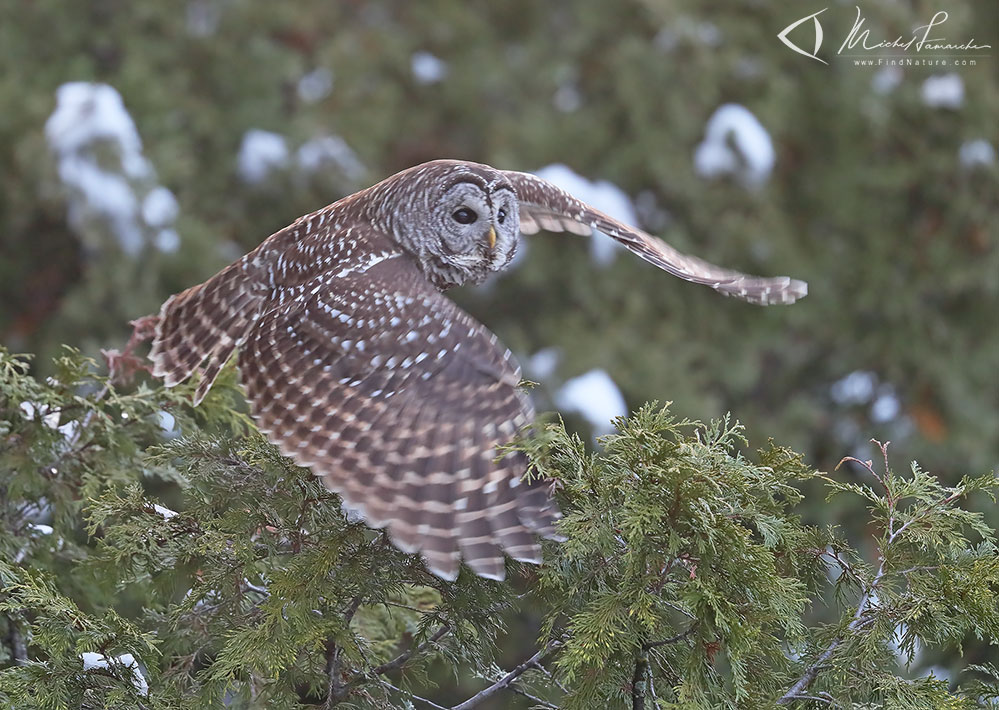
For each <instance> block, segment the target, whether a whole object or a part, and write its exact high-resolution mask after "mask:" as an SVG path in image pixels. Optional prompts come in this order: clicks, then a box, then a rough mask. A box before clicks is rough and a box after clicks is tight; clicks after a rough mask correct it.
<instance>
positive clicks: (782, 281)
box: [505, 171, 808, 306]
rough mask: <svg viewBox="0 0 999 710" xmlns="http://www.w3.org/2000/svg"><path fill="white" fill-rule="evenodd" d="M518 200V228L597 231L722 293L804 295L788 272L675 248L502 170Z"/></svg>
mask: <svg viewBox="0 0 999 710" xmlns="http://www.w3.org/2000/svg"><path fill="white" fill-rule="evenodd" d="M505 174H506V176H507V178H508V179H509V180H510V182H511V183H512V184H513V187H514V190H515V191H516V193H517V198H518V200H519V201H520V231H521V232H522V233H524V234H535V233H536V232H539V231H540V230H542V229H544V230H546V231H549V232H570V233H572V234H579V235H582V236H588V235H591V234H593V232H594V231H597V232H602V233H604V234H606V235H607V236H609V237H611V238H612V239H615V240H617V241H618V242H620V243H621V244H623V245H624V246H625V247H627V248H628V249H629V250H630V251H632V252H634V253H635V254H637V255H638V256H640V257H641V258H643V259H645V260H646V261H648V262H649V263H650V264H654V265H655V266H657V267H659V268H660V269H662V270H663V271H666V272H667V273H669V274H672V275H673V276H676V277H679V278H681V279H684V280H685V281H691V282H693V283H698V284H703V285H705V286H710V287H711V288H713V289H714V290H716V291H718V292H719V293H722V294H724V295H726V296H733V297H735V298H739V299H742V300H744V301H748V302H749V303H755V304H757V305H760V306H769V305H774V304H789V303H794V302H795V301H797V300H798V299H799V298H802V297H804V296H806V295H808V284H806V283H805V282H804V281H799V280H798V279H792V278H790V277H788V276H774V277H763V276H749V275H747V274H743V273H740V272H738V271H732V270H731V269H725V268H722V267H720V266H715V265H714V264H710V263H708V262H706V261H704V260H703V259H698V258H697V257H695V256H688V255H686V254H681V253H680V252H679V251H677V250H676V249H674V248H673V247H671V246H670V245H669V244H667V243H666V242H664V241H663V240H661V239H657V238H656V237H653V236H652V235H650V234H646V233H645V232H643V231H641V230H640V229H635V228H633V227H629V226H628V225H626V224H624V223H622V222H620V221H618V220H616V219H614V218H613V217H610V216H608V215H606V214H604V213H603V212H601V211H600V210H596V209H594V208H592V207H590V206H589V205H587V204H586V203H584V202H581V201H580V200H577V199H576V198H575V197H573V196H572V195H570V194H569V193H567V192H565V191H564V190H562V189H560V188H558V187H556V186H555V185H552V184H551V183H550V182H548V181H546V180H543V179H541V178H539V177H537V176H535V175H531V174H529V173H518V172H510V171H508V172H506V173H505Z"/></svg>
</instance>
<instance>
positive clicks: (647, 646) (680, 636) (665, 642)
mask: <svg viewBox="0 0 999 710" xmlns="http://www.w3.org/2000/svg"><path fill="white" fill-rule="evenodd" d="M695 631H697V624H696V623H694V624H691V625H690V628H689V629H687V630H686V631H684V632H683V633H679V634H677V635H676V636H670V637H669V638H668V639H662V640H660V641H649V642H648V643H646V644H644V645H643V646H642V648H644V649H646V650H648V649H650V648H658V647H659V646H669V645H670V644H674V643H677V642H679V641H683V640H684V639H685V638H687V637H689V636H690V635H691V634H693V633H694V632H695Z"/></svg>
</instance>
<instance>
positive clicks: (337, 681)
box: [326, 596, 361, 708]
mask: <svg viewBox="0 0 999 710" xmlns="http://www.w3.org/2000/svg"><path fill="white" fill-rule="evenodd" d="M359 606H361V597H360V596H356V597H354V598H353V599H351V600H350V604H348V605H347V610H346V611H345V612H344V614H343V619H344V625H345V626H346V627H347V628H348V629H349V628H350V622H351V620H352V619H353V618H354V614H356V613H357V609H358V607H359ZM340 650H341V649H340V646H339V645H337V643H336V641H334V640H333V638H332V637H330V638H329V639H328V640H327V641H326V678H327V683H326V707H327V708H332V707H334V706H336V705H337V703H339V702H340V701H341V700H343V699H344V698H345V697H347V693H348V692H349V690H350V684H349V683H345V682H344V681H343V679H342V678H341V677H340V676H341V668H340Z"/></svg>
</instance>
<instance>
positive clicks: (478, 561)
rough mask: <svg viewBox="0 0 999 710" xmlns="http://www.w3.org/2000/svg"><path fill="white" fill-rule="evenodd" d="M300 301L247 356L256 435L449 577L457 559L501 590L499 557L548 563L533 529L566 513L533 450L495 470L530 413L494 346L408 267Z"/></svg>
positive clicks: (282, 312)
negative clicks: (533, 469) (537, 478)
mask: <svg viewBox="0 0 999 710" xmlns="http://www.w3.org/2000/svg"><path fill="white" fill-rule="evenodd" d="M303 293H304V296H303V297H302V298H299V299H295V300H294V301H293V302H292V301H289V302H288V305H287V307H284V308H278V309H276V310H273V311H271V312H269V313H267V314H265V315H263V316H262V317H261V318H260V320H259V321H258V322H257V323H256V325H255V327H254V328H253V329H252V331H251V332H250V334H249V336H248V337H247V338H246V340H245V342H243V343H242V344H241V348H240V352H239V370H240V374H241V379H242V381H243V384H244V385H245V387H246V390H247V394H248V397H249V400H250V403H251V409H252V412H253V416H254V418H255V419H256V421H257V423H258V426H259V427H260V429H261V431H263V432H264V433H265V434H266V435H267V436H268V438H270V439H271V441H273V442H275V443H276V444H277V445H278V446H279V447H280V449H281V451H282V452H283V453H284V454H285V455H287V456H289V457H291V458H292V459H294V460H295V461H296V463H298V464H299V465H302V466H307V467H309V468H311V469H312V470H313V471H314V472H315V473H316V474H317V475H319V476H321V478H322V480H323V481H324V482H325V483H326V485H327V486H328V487H329V488H330V489H332V490H333V491H335V492H337V493H339V494H340V495H341V497H342V498H343V501H344V503H345V504H346V506H347V507H348V508H354V509H357V510H358V511H359V512H360V513H361V514H362V515H363V517H364V518H365V519H366V521H367V522H368V523H369V524H371V525H373V526H375V527H387V528H388V532H389V534H390V536H391V538H392V540H393V542H394V543H395V544H396V545H397V546H398V547H399V548H400V549H402V550H404V551H407V552H417V551H418V552H420V553H421V554H422V555H423V557H424V559H425V560H426V563H427V567H428V568H429V569H430V570H431V571H432V572H434V573H435V574H437V575H438V576H440V577H442V578H445V579H454V578H455V577H456V576H457V573H458V567H459V560H460V559H462V558H463V559H464V561H465V562H466V564H468V566H469V567H470V568H471V569H472V570H473V571H475V572H476V573H477V574H479V575H481V576H485V577H491V578H495V579H502V577H503V575H504V559H503V553H504V551H505V552H506V553H507V554H509V555H510V556H511V557H513V558H515V559H518V560H523V561H530V562H540V561H541V558H540V549H539V547H538V543H537V541H536V539H535V537H534V535H533V534H532V533H537V534H540V535H542V536H546V537H554V536H555V530H554V527H553V526H554V522H555V520H556V519H557V518H558V515H559V514H558V511H557V509H556V507H555V505H554V503H553V502H552V501H551V500H550V498H549V495H548V492H547V489H546V486H544V485H543V484H537V483H532V484H529V483H527V482H524V481H522V480H521V477H522V475H523V474H524V472H525V471H526V469H527V462H526V459H525V457H524V455H523V454H521V453H512V454H508V455H507V456H505V457H502V458H499V459H498V451H497V449H498V447H500V446H502V445H504V444H507V443H509V442H510V441H511V440H512V439H514V438H515V436H516V435H517V433H518V431H519V430H520V429H521V428H522V427H524V426H526V425H528V424H530V423H531V421H532V419H533V410H532V408H531V405H530V403H529V401H528V399H527V398H526V396H525V395H524V393H523V392H521V391H520V390H519V389H518V384H519V382H520V370H519V367H518V366H517V364H516V363H515V361H514V360H513V358H512V356H511V354H510V352H509V351H507V350H505V349H504V348H502V347H501V346H499V345H498V343H497V339H496V336H494V335H493V334H492V333H490V332H489V331H488V330H486V328H485V327H484V326H482V325H481V324H479V323H478V322H477V321H475V319H473V318H472V317H471V316H469V315H468V314H467V313H465V312H464V311H462V310H461V309H460V308H458V306H456V305H455V304H454V303H453V302H452V301H450V300H449V299H447V298H446V297H445V296H443V295H442V294H441V293H440V292H438V291H437V290H436V289H434V288H433V286H432V285H431V284H430V283H429V282H428V281H427V279H426V277H425V276H423V274H422V273H421V272H420V271H419V269H418V268H417V266H416V264H415V263H413V261H412V260H411V259H408V258H404V257H401V256H394V257H389V258H385V259H383V260H381V261H378V262H376V263H373V264H371V265H370V266H369V267H367V268H365V269H363V270H357V271H355V272H353V273H350V274H347V275H345V276H340V275H335V274H332V273H328V274H324V275H320V276H316V277H315V278H314V279H313V280H312V281H311V282H309V283H307V284H305V286H304V289H303Z"/></svg>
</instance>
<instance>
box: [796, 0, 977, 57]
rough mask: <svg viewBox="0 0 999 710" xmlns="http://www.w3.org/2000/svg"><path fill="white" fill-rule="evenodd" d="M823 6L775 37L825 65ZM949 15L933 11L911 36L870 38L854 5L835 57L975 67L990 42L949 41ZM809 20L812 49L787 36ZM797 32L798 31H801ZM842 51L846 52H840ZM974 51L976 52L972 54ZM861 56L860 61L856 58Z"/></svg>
mask: <svg viewBox="0 0 999 710" xmlns="http://www.w3.org/2000/svg"><path fill="white" fill-rule="evenodd" d="M828 9H829V8H828V7H825V8H822V9H821V10H819V11H818V12H813V13H812V14H811V15H807V16H805V17H802V18H801V19H800V20H795V21H794V22H792V23H791V24H790V25H788V26H787V27H785V28H784V29H783V30H781V31H780V33H779V34H778V35H777V39H779V40H780V41H781V42H783V43H784V46H786V47H787V48H788V49H790V50H791V51H793V52H796V53H798V54H800V55H802V56H804V57H808V58H809V59H814V60H815V61H817V62H822V63H823V64H826V65H828V64H829V62H827V61H826V60H825V59H822V58H821V57H819V49H821V48H822V39H823V37H824V33H823V31H822V23H821V22H819V15H821V14H822V13H823V12H825V11H826V10H828ZM949 17H950V15H949V14H948V13H947V12H946V11H945V10H940V11H938V12H936V13H935V14H934V15H933V17H932V18H930V21H929V22H927V23H926V24H925V25H920V26H919V27H916V28H915V29H914V30H913V31H912V34H911V35H910V36H907V37H906V36H902V35H898V36H897V37H894V38H892V37H887V38H880V37H872V36H871V29H870V27H865V26H864V25H865V24H866V23H867V18H866V17H864V15H863V13H862V12H861V10H860V7H857V16H856V18H855V19H854V21H853V26H852V27H851V28H850V31H849V32H847V34H846V37H845V38H844V39H843V43H842V44H841V45H840V46H839V49H838V50H837V51H836V55H837V56H843V57H852V58H854V59H855V60H854V64H857V65H860V66H884V65H888V66H891V65H896V66H948V65H951V66H975V65H976V64H977V61H976V60H975V59H974V58H975V57H988V56H990V55H988V54H981V53H980V52H981V50H985V49H992V45H991V44H977V43H976V42H975V39H974V38H972V39H969V40H963V41H956V42H955V41H951V40H949V39H947V37H945V36H944V33H943V29H942V27H943V25H944V23H945V22H947V19H948V18H949ZM809 20H811V21H812V27H813V28H814V34H815V42H814V47H813V49H812V51H811V52H809V51H808V50H806V49H803V48H802V47H800V46H798V45H797V44H795V43H794V42H792V41H791V40H790V39H789V38H788V35H789V34H791V32H793V31H794V30H796V29H797V28H798V27H800V26H801V25H803V24H806V23H807V22H808V21H809ZM803 32H804V30H802V32H799V34H802V33H803ZM844 50H846V51H847V52H848V53H847V54H843V52H844ZM974 52H979V53H978V54H975V53H974ZM857 58H863V61H857Z"/></svg>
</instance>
